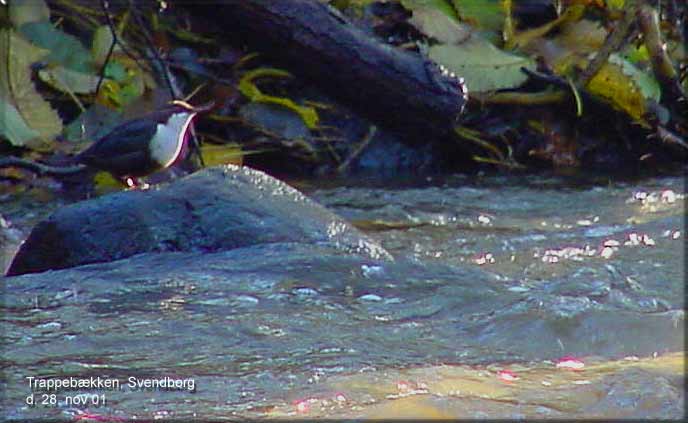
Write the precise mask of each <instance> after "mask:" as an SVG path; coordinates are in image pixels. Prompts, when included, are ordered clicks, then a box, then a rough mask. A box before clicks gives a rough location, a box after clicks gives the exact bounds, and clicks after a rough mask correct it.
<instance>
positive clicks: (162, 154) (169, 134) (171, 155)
mask: <svg viewBox="0 0 688 423" xmlns="http://www.w3.org/2000/svg"><path fill="white" fill-rule="evenodd" d="M213 106H214V103H212V102H210V103H206V104H203V105H201V106H196V107H194V106H192V105H190V104H189V103H187V102H185V101H183V100H173V101H171V102H170V103H168V104H167V105H166V106H165V107H163V108H161V109H158V110H155V111H153V112H150V113H148V114H147V115H144V116H141V117H139V118H136V119H132V120H128V121H125V122H123V123H121V124H120V125H118V126H116V127H115V128H114V129H112V130H111V131H110V132H109V133H107V134H106V135H105V136H103V137H102V138H100V139H98V140H97V141H95V142H94V143H93V144H92V145H91V146H90V147H88V148H87V149H86V150H84V151H82V152H80V153H78V154H77V155H76V156H75V157H74V162H75V163H77V164H82V165H85V166H87V167H90V168H93V169H97V170H103V171H106V172H109V173H110V174H112V175H113V176H114V177H115V178H117V179H119V180H121V181H122V182H124V183H125V184H126V185H127V186H129V187H130V188H131V187H135V186H138V185H139V184H140V183H139V180H138V178H140V177H144V176H148V175H150V174H151V173H154V172H157V171H159V170H162V169H167V168H168V167H170V166H172V165H173V164H175V163H176V162H177V161H178V160H179V159H180V157H184V155H185V154H186V151H187V144H188V142H189V139H190V137H191V129H190V128H191V124H192V122H193V120H194V118H195V117H196V116H197V115H198V114H199V113H202V112H207V111H209V110H210V109H212V107H213Z"/></svg>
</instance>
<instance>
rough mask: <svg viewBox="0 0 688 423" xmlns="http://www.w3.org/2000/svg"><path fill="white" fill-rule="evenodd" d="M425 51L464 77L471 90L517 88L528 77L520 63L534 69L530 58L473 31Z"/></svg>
mask: <svg viewBox="0 0 688 423" xmlns="http://www.w3.org/2000/svg"><path fill="white" fill-rule="evenodd" d="M428 55H429V57H430V58H431V59H432V60H433V61H435V62H436V63H439V64H442V65H444V66H445V67H447V68H448V69H449V70H451V71H453V72H454V73H456V74H457V75H459V76H461V77H463V78H464V79H465V81H466V85H467V87H468V90H469V91H472V92H486V91H494V90H500V89H506V88H516V87H518V86H520V85H521V84H522V83H523V82H525V80H526V79H527V76H526V74H524V73H523V72H522V71H521V67H525V68H528V69H535V62H534V61H533V60H532V59H530V58H527V57H522V56H517V55H515V54H511V53H506V52H504V51H502V50H499V49H498V48H497V47H495V46H494V45H492V44H491V43H490V42H488V41H486V40H484V39H482V38H479V37H477V36H475V35H473V36H471V37H470V38H469V39H468V40H466V41H465V42H462V43H461V44H456V45H447V44H438V45H435V46H432V47H430V50H429V52H428Z"/></svg>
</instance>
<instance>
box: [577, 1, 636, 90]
mask: <svg viewBox="0 0 688 423" xmlns="http://www.w3.org/2000/svg"><path fill="white" fill-rule="evenodd" d="M640 3H641V0H627V1H626V4H625V10H624V17H623V18H622V19H621V21H619V22H618V23H617V24H616V26H615V27H614V29H613V30H612V32H611V33H610V34H609V36H607V39H606V41H605V42H604V45H603V46H602V48H601V49H600V51H598V52H597V54H596V55H595V57H594V58H593V59H592V60H591V61H590V63H588V66H587V67H586V68H585V70H583V72H582V73H581V74H580V77H579V78H578V81H577V83H578V86H579V87H585V86H586V85H587V84H588V82H590V80H591V79H592V78H593V77H594V76H595V75H596V74H597V72H599V70H600V69H601V68H602V66H604V64H605V63H607V60H608V59H609V55H611V54H612V53H614V52H615V51H619V49H620V48H621V46H622V45H623V44H624V43H625V42H626V39H627V38H628V35H629V34H630V32H631V26H632V25H633V23H634V22H635V20H636V14H637V13H638V10H639V9H640Z"/></svg>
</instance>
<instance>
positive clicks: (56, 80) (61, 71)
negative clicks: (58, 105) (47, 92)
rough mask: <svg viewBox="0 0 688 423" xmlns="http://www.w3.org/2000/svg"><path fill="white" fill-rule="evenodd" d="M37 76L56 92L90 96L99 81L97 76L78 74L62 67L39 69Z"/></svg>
mask: <svg viewBox="0 0 688 423" xmlns="http://www.w3.org/2000/svg"><path fill="white" fill-rule="evenodd" d="M38 76H39V77H40V78H41V81H43V82H45V83H47V84H48V85H50V86H52V87H53V88H55V89H56V90H59V91H64V92H71V93H73V94H90V93H92V92H95V90H96V87H97V86H98V79H99V77H98V76H97V75H92V74H90V73H83V72H78V71H75V70H72V69H68V68H65V67H62V66H57V67H50V68H46V69H41V70H40V71H38Z"/></svg>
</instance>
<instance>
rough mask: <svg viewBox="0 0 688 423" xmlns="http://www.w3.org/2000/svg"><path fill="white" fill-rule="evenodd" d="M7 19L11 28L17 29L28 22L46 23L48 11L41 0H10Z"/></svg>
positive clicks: (48, 17)
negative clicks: (8, 18)
mask: <svg viewBox="0 0 688 423" xmlns="http://www.w3.org/2000/svg"><path fill="white" fill-rule="evenodd" d="M9 17H10V22H11V23H12V26H14V27H15V28H19V27H21V26H22V25H24V24H26V23H29V22H48V21H49V20H50V9H49V8H48V5H47V4H45V2H44V1H43V0H12V1H11V2H10V4H9Z"/></svg>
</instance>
